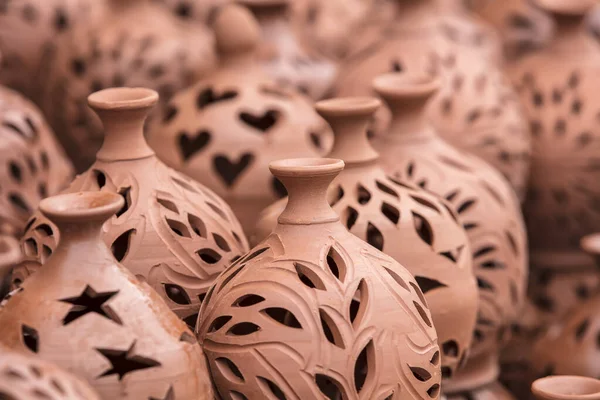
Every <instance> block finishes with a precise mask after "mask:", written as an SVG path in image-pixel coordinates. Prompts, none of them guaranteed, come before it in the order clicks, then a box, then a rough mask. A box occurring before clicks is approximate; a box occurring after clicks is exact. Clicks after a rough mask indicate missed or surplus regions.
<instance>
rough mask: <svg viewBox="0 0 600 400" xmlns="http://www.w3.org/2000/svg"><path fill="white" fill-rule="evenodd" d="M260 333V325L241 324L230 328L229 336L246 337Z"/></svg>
mask: <svg viewBox="0 0 600 400" xmlns="http://www.w3.org/2000/svg"><path fill="white" fill-rule="evenodd" d="M258 331H260V326H258V325H256V324H254V323H252V322H240V323H238V324H235V325H233V326H232V327H231V328H229V330H228V331H227V334H228V335H232V336H246V335H251V334H253V333H255V332H258Z"/></svg>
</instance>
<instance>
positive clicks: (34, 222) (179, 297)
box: [15, 88, 248, 326]
mask: <svg viewBox="0 0 600 400" xmlns="http://www.w3.org/2000/svg"><path fill="white" fill-rule="evenodd" d="M157 101H158V95H157V93H156V92H154V91H153V90H150V89H142V88H136V89H131V88H114V89H106V90H103V91H100V92H97V93H94V94H92V95H91V96H90V97H89V103H90V106H91V107H92V108H93V109H94V111H95V112H96V113H97V114H98V116H99V117H100V119H101V120H102V123H103V125H104V129H105V140H104V144H103V145H102V148H101V149H100V151H99V152H98V155H97V160H96V162H95V163H94V165H92V167H91V168H90V169H89V170H88V171H86V172H84V173H83V174H81V175H79V176H78V177H77V179H75V181H74V182H73V183H72V184H71V186H70V187H69V188H68V189H67V190H66V191H65V192H66V193H73V192H79V191H94V190H101V191H103V192H112V193H118V194H119V195H120V196H121V197H123V199H124V200H125V205H124V207H123V208H122V209H121V210H119V212H118V213H117V215H116V216H115V217H113V218H111V219H110V221H109V222H107V223H106V225H105V226H104V228H103V239H104V241H105V243H106V244H107V246H109V248H110V249H111V250H112V253H113V255H114V257H115V258H116V259H117V260H118V261H119V262H122V263H123V265H125V266H126V267H127V268H128V269H129V270H130V271H131V272H132V273H133V274H134V275H135V276H137V277H138V278H139V279H141V280H145V281H147V282H148V284H150V286H152V287H153V288H154V289H155V290H156V291H157V292H158V293H159V294H160V296H161V297H162V298H163V300H164V301H165V302H166V303H167V304H168V305H169V307H170V308H171V309H172V310H173V311H174V312H175V313H176V314H177V315H178V316H179V317H180V318H182V319H184V320H185V321H186V322H187V323H188V324H189V325H190V326H194V325H195V322H196V319H197V313H198V310H199V308H200V303H201V301H202V298H203V297H204V294H205V293H206V291H207V290H208V287H209V286H210V285H211V284H212V282H213V280H214V279H215V278H216V276H217V275H218V274H219V273H221V272H222V271H223V269H224V268H225V266H226V265H228V264H229V263H230V262H231V261H233V260H234V259H235V258H236V257H238V256H239V255H241V254H242V253H244V252H245V251H246V250H247V249H248V245H247V242H246V239H245V237H244V234H243V232H242V230H241V227H240V225H239V223H238V222H237V220H236V218H235V216H234V215H233V213H232V212H231V210H230V209H229V207H228V206H227V204H225V203H224V202H223V200H221V199H220V198H219V197H217V195H215V194H214V193H213V192H211V191H210V190H208V189H207V188H205V187H203V186H201V185H199V184H198V183H196V182H194V181H193V180H191V179H189V178H187V177H186V176H184V175H182V174H179V173H178V172H176V171H173V170H172V169H170V168H168V167H166V166H165V165H164V164H163V163H162V162H161V161H159V160H158V158H157V157H156V156H155V154H154V152H153V151H152V149H150V147H148V145H147V144H146V141H145V139H144V135H143V126H144V120H145V118H146V116H147V114H148V113H149V112H150V110H151V109H152V107H153V106H154V105H155V104H156V102H157ZM62 234H63V232H60V230H57V229H56V227H55V226H54V225H52V223H51V221H48V220H47V219H45V218H43V216H42V215H40V214H39V213H36V214H35V215H34V216H33V218H32V219H31V220H30V221H29V223H28V230H27V232H26V233H25V235H24V237H23V239H22V245H23V249H24V252H25V255H26V256H27V257H28V260H29V261H30V262H29V264H28V265H27V268H30V269H31V268H33V269H35V267H36V266H37V265H39V264H40V263H41V264H44V263H45V262H46V260H47V259H48V256H49V255H50V254H51V253H52V252H53V251H54V250H55V248H56V244H57V242H59V239H60V237H62ZM59 235H60V237H59ZM15 275H16V277H17V278H19V279H23V277H24V275H26V274H24V273H23V271H22V270H21V271H17V272H16V273H15Z"/></svg>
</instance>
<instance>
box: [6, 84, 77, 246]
mask: <svg viewBox="0 0 600 400" xmlns="http://www.w3.org/2000/svg"><path fill="white" fill-rule="evenodd" d="M0 75H1V73H0ZM72 177H73V167H72V166H71V163H70V162H69V160H68V159H67V158H66V155H65V154H64V151H63V150H62V148H61V147H60V146H59V144H58V142H57V141H56V138H55V137H54V133H53V132H52V130H51V129H50V127H49V126H48V124H47V123H46V121H45V120H44V117H43V115H42V113H41V112H40V111H39V110H38V109H37V107H35V106H34V105H33V104H32V103H31V102H30V101H28V100H26V99H25V98H24V97H22V96H21V95H19V94H17V93H16V92H14V91H12V90H10V89H7V88H4V87H0V182H1V185H0V232H2V233H7V234H11V235H14V236H19V235H21V234H22V232H23V228H24V227H25V224H26V222H27V219H28V218H29V217H30V216H31V214H32V213H33V211H34V210H35V208H36V207H37V205H38V203H39V201H40V200H41V199H43V198H44V197H46V196H50V195H54V194H57V193H58V192H59V191H61V190H63V189H64V188H65V187H66V186H67V185H68V184H69V182H70V181H71V179H72Z"/></svg>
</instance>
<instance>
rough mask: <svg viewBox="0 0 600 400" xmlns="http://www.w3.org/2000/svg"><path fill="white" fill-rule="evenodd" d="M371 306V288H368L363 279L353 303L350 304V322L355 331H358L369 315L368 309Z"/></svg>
mask: <svg viewBox="0 0 600 400" xmlns="http://www.w3.org/2000/svg"><path fill="white" fill-rule="evenodd" d="M368 306H369V288H368V286H367V281H365V280H364V279H361V281H360V283H359V284H358V287H357V288H356V292H355V293H354V296H353V297H352V301H351V302H350V322H351V323H352V326H353V327H354V329H358V327H359V326H360V324H361V323H362V320H363V318H364V316H365V314H366V313H367V308H368Z"/></svg>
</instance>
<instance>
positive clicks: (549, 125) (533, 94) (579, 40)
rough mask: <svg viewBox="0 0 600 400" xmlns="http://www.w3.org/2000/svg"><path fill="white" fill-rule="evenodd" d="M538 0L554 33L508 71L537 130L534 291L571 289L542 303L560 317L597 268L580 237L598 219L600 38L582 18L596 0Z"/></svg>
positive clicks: (531, 199)
mask: <svg viewBox="0 0 600 400" xmlns="http://www.w3.org/2000/svg"><path fill="white" fill-rule="evenodd" d="M536 3H537V4H538V5H539V6H540V7H542V8H543V9H545V10H546V11H547V12H549V13H550V14H551V15H552V16H553V19H554V21H555V24H556V32H555V35H554V37H553V38H552V40H551V41H550V42H549V43H548V44H547V46H546V47H545V48H544V49H542V50H540V51H537V52H535V53H532V54H530V55H529V56H527V57H524V58H522V59H521V60H520V61H519V62H518V63H514V64H513V65H511V76H512V78H513V79H514V81H515V82H516V84H517V89H518V91H519V92H520V95H521V98H522V99H523V104H524V105H525V108H526V111H527V115H528V118H529V122H530V125H531V132H532V135H533V156H532V159H531V161H532V170H531V182H530V188H529V192H528V196H527V199H526V201H525V204H524V214H525V218H526V221H527V226H528V229H529V236H530V238H531V241H530V253H531V266H532V273H533V274H535V275H537V276H540V277H541V281H542V282H541V284H539V283H536V281H533V282H534V283H533V287H532V290H533V291H534V294H533V296H534V297H533V299H534V302H535V303H538V301H537V300H536V298H542V299H543V298H546V299H552V298H554V297H555V294H558V293H557V290H561V291H562V290H565V289H567V290H568V291H569V292H570V294H569V295H568V296H564V295H563V293H562V292H561V293H560V294H559V296H558V298H557V301H559V302H561V303H562V304H550V306H547V305H546V306H544V304H543V301H542V304H541V306H542V307H541V309H542V311H545V312H546V313H547V314H551V316H552V315H553V316H554V317H555V318H560V316H561V314H562V313H563V312H564V311H566V310H568V309H570V308H571V306H572V305H574V304H576V301H577V298H576V297H574V296H573V295H572V292H573V289H575V288H576V287H577V286H578V282H585V281H587V278H586V277H587V276H590V275H595V274H596V271H594V269H595V267H594V263H593V259H592V257H590V256H589V255H587V254H586V253H585V252H583V251H582V250H581V249H580V248H579V240H580V239H581V237H583V236H585V235H586V234H590V233H593V232H596V231H598V230H599V227H600V208H599V207H598V205H597V204H596V199H597V198H598V196H599V195H600V185H599V184H598V174H597V173H596V169H595V166H596V155H597V152H598V150H599V147H598V138H600V136H599V135H598V134H597V133H596V131H595V126H596V123H597V109H598V106H600V101H598V100H596V86H598V83H597V79H596V69H597V68H598V67H600V44H598V43H597V42H596V40H595V39H594V38H593V37H592V36H591V35H590V34H589V32H588V29H587V25H586V23H585V15H586V11H588V10H590V9H591V7H592V6H593V5H594V4H595V2H594V1H584V0H581V1H546V0H539V1H537V2H536ZM548 65H551V67H547V66H548ZM541 66H544V68H542V67H541ZM553 275H556V276H562V278H560V279H559V280H560V281H561V283H560V286H562V287H561V288H558V287H557V289H556V290H554V293H552V292H551V289H550V288H549V287H548V285H547V284H546V283H544V282H547V281H548V279H546V277H547V276H553ZM594 279H597V278H594Z"/></svg>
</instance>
